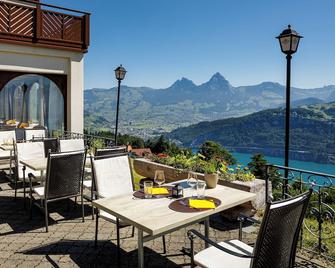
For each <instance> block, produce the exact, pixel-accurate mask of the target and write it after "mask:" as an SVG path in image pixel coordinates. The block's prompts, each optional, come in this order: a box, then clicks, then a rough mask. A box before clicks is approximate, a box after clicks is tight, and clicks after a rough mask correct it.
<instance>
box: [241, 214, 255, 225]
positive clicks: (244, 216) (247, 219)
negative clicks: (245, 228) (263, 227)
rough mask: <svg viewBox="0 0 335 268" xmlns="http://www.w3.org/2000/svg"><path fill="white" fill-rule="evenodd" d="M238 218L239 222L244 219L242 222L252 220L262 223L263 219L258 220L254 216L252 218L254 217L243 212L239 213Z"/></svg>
mask: <svg viewBox="0 0 335 268" xmlns="http://www.w3.org/2000/svg"><path fill="white" fill-rule="evenodd" d="M237 220H238V221H239V222H241V221H242V222H245V221H249V222H252V223H255V224H261V221H259V220H256V219H254V218H252V217H249V216H247V215H245V214H243V213H240V214H239V215H238V217H237Z"/></svg>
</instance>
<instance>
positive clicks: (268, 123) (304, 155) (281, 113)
mask: <svg viewBox="0 0 335 268" xmlns="http://www.w3.org/2000/svg"><path fill="white" fill-rule="evenodd" d="M284 123H285V110H284V109H270V110H264V111H261V112H257V113H253V114H250V115H247V116H243V117H238V118H229V119H223V120H216V121H212V122H201V123H198V124H195V125H191V126H189V127H184V128H178V129H176V130H174V131H172V132H171V133H170V134H169V135H168V136H169V138H172V139H174V140H177V141H179V142H181V143H182V144H183V145H184V146H192V147H196V146H199V145H200V144H202V143H203V142H204V141H205V140H214V141H217V142H219V143H221V144H222V145H223V146H225V147H227V148H230V149H233V150H236V151H238V152H263V153H266V154H267V155H273V156H283V154H284V151H283V149H284ZM290 137H291V157H292V158H293V159H298V160H305V161H316V162H322V163H335V102H333V103H328V104H317V105H310V106H301V107H299V108H295V109H292V110H291V135H290Z"/></svg>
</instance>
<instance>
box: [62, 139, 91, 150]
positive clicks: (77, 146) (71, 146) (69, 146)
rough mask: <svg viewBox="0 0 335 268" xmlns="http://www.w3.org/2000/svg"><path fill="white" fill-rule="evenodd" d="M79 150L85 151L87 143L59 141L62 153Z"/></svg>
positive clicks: (77, 140) (76, 140) (71, 140)
mask: <svg viewBox="0 0 335 268" xmlns="http://www.w3.org/2000/svg"><path fill="white" fill-rule="evenodd" d="M78 150H85V143H84V140H83V139H70V140H59V151H60V152H62V153H63V152H72V151H78Z"/></svg>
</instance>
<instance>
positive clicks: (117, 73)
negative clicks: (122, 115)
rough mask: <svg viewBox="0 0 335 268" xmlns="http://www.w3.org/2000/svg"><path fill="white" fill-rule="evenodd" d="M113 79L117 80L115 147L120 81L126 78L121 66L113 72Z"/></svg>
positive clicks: (124, 70)
mask: <svg viewBox="0 0 335 268" xmlns="http://www.w3.org/2000/svg"><path fill="white" fill-rule="evenodd" d="M114 72H115V78H116V79H117V80H118V88H117V104H116V120H115V145H117V126H118V123H119V105H120V88H121V81H122V80H123V79H124V77H125V76H126V72H127V71H126V69H125V68H123V67H122V64H121V65H120V66H119V67H117V68H116V69H115V70H114Z"/></svg>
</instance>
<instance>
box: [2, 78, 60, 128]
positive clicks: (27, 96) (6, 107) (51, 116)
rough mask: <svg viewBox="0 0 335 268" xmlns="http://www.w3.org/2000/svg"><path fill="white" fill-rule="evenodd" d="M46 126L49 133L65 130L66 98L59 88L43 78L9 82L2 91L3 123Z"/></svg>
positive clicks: (19, 79) (15, 79)
mask: <svg viewBox="0 0 335 268" xmlns="http://www.w3.org/2000/svg"><path fill="white" fill-rule="evenodd" d="M6 120H15V121H16V122H17V124H18V123H20V122H24V123H29V124H30V125H32V126H34V125H43V126H45V127H47V129H48V131H49V133H50V134H52V132H53V131H63V130H64V98H63V95H62V93H61V91H60V89H59V88H58V86H57V85H56V84H55V83H54V82H53V81H51V80H50V79H48V78H47V77H44V76H42V75H36V74H26V75H20V76H17V77H15V78H14V79H12V80H10V81H9V82H8V83H7V84H6V85H5V86H4V87H3V89H2V90H1V91H0V121H6Z"/></svg>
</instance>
